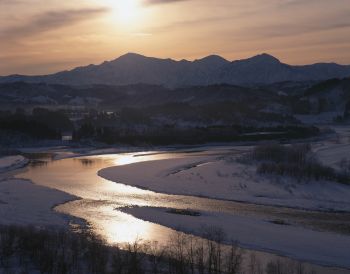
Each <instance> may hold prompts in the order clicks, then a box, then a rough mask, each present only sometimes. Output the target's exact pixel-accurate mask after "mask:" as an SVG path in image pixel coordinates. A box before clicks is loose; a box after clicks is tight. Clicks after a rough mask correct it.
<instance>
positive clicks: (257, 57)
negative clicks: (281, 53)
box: [246, 53, 281, 63]
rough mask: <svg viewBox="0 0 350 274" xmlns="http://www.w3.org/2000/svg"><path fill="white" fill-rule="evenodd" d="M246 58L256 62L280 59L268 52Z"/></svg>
mask: <svg viewBox="0 0 350 274" xmlns="http://www.w3.org/2000/svg"><path fill="white" fill-rule="evenodd" d="M246 60H248V61H253V62H257V63H281V62H280V60H278V59H277V58H276V57H274V56H272V55H270V54H268V53H262V54H258V55H255V56H253V57H251V58H248V59H246Z"/></svg>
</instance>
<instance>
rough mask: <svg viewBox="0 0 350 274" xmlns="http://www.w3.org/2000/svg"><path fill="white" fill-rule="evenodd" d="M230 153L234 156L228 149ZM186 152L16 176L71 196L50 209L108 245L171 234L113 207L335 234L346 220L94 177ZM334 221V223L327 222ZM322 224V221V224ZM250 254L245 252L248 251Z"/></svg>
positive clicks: (68, 163)
mask: <svg viewBox="0 0 350 274" xmlns="http://www.w3.org/2000/svg"><path fill="white" fill-rule="evenodd" d="M204 153H206V154H208V153H209V154H212V155H216V154H222V153H223V152H222V151H217V150H215V149H213V150H209V151H193V152H191V157H192V156H194V157H195V156H203V154H204ZM229 153H233V151H232V150H231V151H230V152H229ZM185 155H189V154H188V152H184V151H180V152H174V153H170V152H156V153H150V152H147V153H142V152H139V153H125V154H110V155H95V156H83V157H78V158H66V159H62V160H51V159H44V160H41V161H39V162H33V164H31V165H30V166H28V168H27V169H25V171H24V172H23V173H20V174H18V175H16V176H17V177H19V178H25V179H30V180H31V181H32V182H34V183H35V184H38V185H41V186H45V187H49V188H54V189H57V190H60V191H63V192H66V193H68V194H71V195H73V196H76V197H77V199H73V200H72V201H70V202H67V203H65V204H62V205H58V206H57V207H56V208H55V210H57V211H58V212H61V213H65V214H69V215H72V216H74V217H78V218H81V219H84V220H86V221H87V222H88V224H89V225H90V227H91V229H92V230H93V231H94V232H95V233H97V234H99V235H102V236H103V237H104V238H105V239H106V240H107V242H108V243H110V244H116V243H125V242H133V241H135V240H136V239H143V240H147V241H157V242H161V243H165V242H167V241H168V239H169V236H171V235H172V234H173V233H174V230H172V229H170V228H167V227H164V226H161V225H158V224H154V223H151V222H146V221H143V220H140V219H137V218H135V217H133V216H131V215H128V214H125V213H123V212H121V211H119V210H118V208H122V207H128V206H152V207H169V208H179V209H188V208H189V209H192V210H203V211H211V212H216V211H219V212H225V213H229V214H238V215H254V216H260V217H262V218H263V217H269V218H283V217H285V216H288V218H289V219H291V220H292V221H294V222H295V223H296V224H300V225H303V226H308V227H314V226H315V225H316V224H315V220H317V225H319V224H320V223H323V224H324V229H326V230H328V231H336V232H337V229H338V227H339V226H337V223H338V222H339V223H341V222H343V221H344V222H346V221H349V220H350V216H349V214H340V215H339V216H335V215H334V214H327V213H321V212H308V211H303V210H296V209H288V208H281V207H272V206H261V205H254V204H247V203H238V202H233V201H222V200H214V199H208V198H200V197H191V196H181V195H166V194H160V193H155V192H152V191H148V190H143V189H140V188H136V187H131V186H127V185H125V184H122V183H116V182H112V181H109V180H106V179H103V178H101V177H99V176H98V175H97V172H98V171H99V170H101V169H103V168H107V167H111V166H117V165H126V164H131V163H137V162H141V161H150V160H161V159H170V158H176V157H184V156H185ZM330 219H334V220H335V221H336V223H335V222H329V220H330ZM322 221H324V222H322ZM248 252H249V251H248ZM257 253H258V254H259V256H260V257H263V258H266V259H275V258H279V257H278V256H277V255H273V254H269V253H264V252H257ZM313 267H314V268H315V270H317V272H318V273H349V270H342V269H336V268H325V267H320V266H313Z"/></svg>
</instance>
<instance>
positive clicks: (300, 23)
mask: <svg viewBox="0 0 350 274" xmlns="http://www.w3.org/2000/svg"><path fill="white" fill-rule="evenodd" d="M43 3H44V2H43V0H33V1H31V3H30V5H29V4H27V3H26V2H25V1H9V0H1V1H0V22H1V24H0V38H1V40H2V42H1V49H2V51H1V52H0V75H12V74H21V75H43V74H51V73H54V72H57V71H62V70H67V69H72V68H75V67H78V66H84V65H85V64H96V63H99V62H101V61H103V60H113V58H115V56H120V55H122V54H123V53H124V52H137V53H139V54H142V55H144V56H157V58H171V59H174V60H181V59H186V60H195V59H198V58H200V57H202V56H208V55H211V54H217V55H219V56H223V57H224V58H225V59H227V60H239V59H246V58H248V57H251V56H254V55H257V54H260V53H262V52H268V53H269V54H271V55H272V56H278V59H280V60H283V62H284V63H287V64H291V65H302V64H313V63H329V62H335V63H338V64H350V37H349V35H347V34H348V33H349V28H350V19H349V16H347V15H348V14H349V12H350V10H349V5H348V1H346V0H335V1H332V2H330V1H326V0H318V1H316V0H309V1H304V0H268V1H264V3H262V2H261V1H258V0H252V1H249V2H247V1H243V0H237V1H234V2H233V1H229V0H222V1H220V3H217V2H215V1H212V0H201V1H199V0H128V1H125V0H100V1H97V0H77V1H74V2H62V1H58V0H50V1H46V2H45V5H43ZM194 10H196V12H193V11H194Z"/></svg>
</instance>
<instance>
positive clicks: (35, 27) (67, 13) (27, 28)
mask: <svg viewBox="0 0 350 274" xmlns="http://www.w3.org/2000/svg"><path fill="white" fill-rule="evenodd" d="M0 1H5V0H0ZM107 11H108V9H107V8H86V9H74V10H61V11H48V12H45V13H41V14H39V15H37V16H35V17H33V18H32V19H30V20H29V21H28V22H25V23H23V24H21V25H20V26H14V27H9V28H7V29H4V30H2V31H0V38H6V39H14V38H20V37H28V36H32V35H36V34H39V33H42V32H47V31H52V30H55V29H58V28H62V27H65V26H70V25H72V24H75V23H78V22H80V21H85V20H89V19H91V18H94V17H97V16H99V15H101V14H103V13H106V12H107Z"/></svg>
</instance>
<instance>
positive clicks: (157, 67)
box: [0, 53, 350, 88]
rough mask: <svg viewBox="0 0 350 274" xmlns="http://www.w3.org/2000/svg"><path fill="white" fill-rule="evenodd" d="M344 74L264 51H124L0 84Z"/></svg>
mask: <svg viewBox="0 0 350 274" xmlns="http://www.w3.org/2000/svg"><path fill="white" fill-rule="evenodd" d="M346 77H350V65H339V64H335V63H318V64H313V65H303V66H292V65H288V64H284V63H282V62H280V61H279V60H278V59H277V58H275V57H273V56H271V55H268V54H261V55H257V56H254V57H252V58H248V59H244V60H237V61H233V62H230V61H227V60H226V59H224V58H222V57H220V56H217V55H211V56H208V57H205V58H203V59H199V60H195V61H187V60H181V61H175V60H172V59H158V58H152V57H145V56H142V55H139V54H135V53H128V54H125V55H123V56H121V57H119V58H117V59H115V60H113V61H106V62H104V63H102V64H100V65H89V66H85V67H78V68H75V69H73V70H70V71H62V72H58V73H55V74H51V75H43V76H23V75H10V76H4V77H0V83H9V82H19V81H22V82H29V83H39V82H41V83H48V84H64V85H73V86H78V85H96V84H105V85H133V84H150V85H160V86H164V87H168V88H178V87H188V86H207V85H215V84H231V85H241V86H251V85H257V84H272V83H277V82H284V81H293V82H302V81H322V80H328V79H332V78H346Z"/></svg>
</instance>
